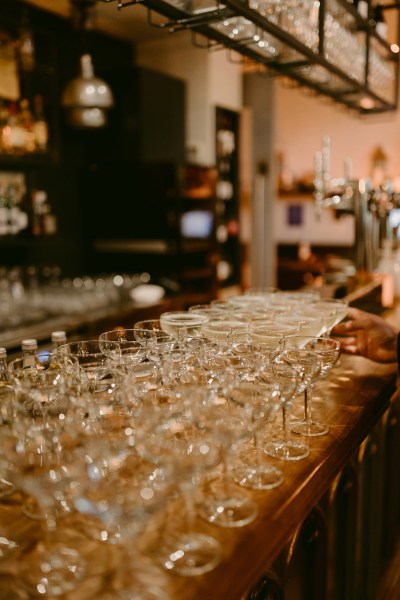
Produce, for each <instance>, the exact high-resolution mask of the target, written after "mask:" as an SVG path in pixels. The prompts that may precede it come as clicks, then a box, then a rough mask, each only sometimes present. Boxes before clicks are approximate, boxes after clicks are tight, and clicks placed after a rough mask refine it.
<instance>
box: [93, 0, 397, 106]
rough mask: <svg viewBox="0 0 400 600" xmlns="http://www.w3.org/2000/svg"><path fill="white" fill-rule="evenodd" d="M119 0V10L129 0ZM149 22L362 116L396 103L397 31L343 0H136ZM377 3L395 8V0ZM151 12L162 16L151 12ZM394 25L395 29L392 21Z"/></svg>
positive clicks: (388, 7) (369, 12)
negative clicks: (189, 35)
mask: <svg viewBox="0 0 400 600" xmlns="http://www.w3.org/2000/svg"><path fill="white" fill-rule="evenodd" d="M100 1H102V2H115V1H116V2H117V4H118V8H124V7H126V6H128V5H131V4H133V3H137V2H132V1H130V0H100ZM141 4H143V5H144V6H146V7H147V9H148V11H149V22H150V24H152V25H155V26H157V27H161V28H164V29H166V30H167V31H170V32H173V31H177V30H180V29H183V28H187V29H191V30H193V31H195V32H198V33H200V34H201V35H203V36H205V37H206V38H208V39H210V40H213V41H214V42H216V43H217V45H218V47H226V48H229V49H231V50H234V51H236V52H238V53H239V54H241V55H243V56H245V57H247V58H248V59H251V60H252V61H254V62H255V63H258V64H259V65H262V66H263V68H265V69H267V70H268V71H271V72H274V73H276V74H278V75H283V76H286V77H288V78H290V79H292V80H295V81H296V82H297V83H298V84H300V85H302V86H306V87H308V88H311V89H313V90H314V91H315V92H317V93H319V94H322V95H324V96H328V97H330V98H331V99H332V100H334V101H336V102H339V103H340V104H342V105H344V106H347V107H348V108H350V109H353V110H356V111H357V112H358V113H360V114H373V113H382V112H388V111H394V110H396V109H397V106H398V84H399V45H400V43H399V37H400V36H399V32H397V40H396V43H395V44H391V45H390V44H389V43H388V42H387V41H386V40H385V39H383V38H382V37H381V36H380V35H379V34H378V33H377V31H376V29H375V22H374V20H373V18H372V15H373V8H374V7H373V6H372V5H371V3H370V0H369V2H368V10H367V18H364V17H363V16H361V14H360V13H359V12H358V10H357V9H356V8H355V6H354V5H353V4H350V3H349V2H348V1H347V0H314V1H313V2H312V1H308V2H298V1H297V0H285V1H282V0H281V1H280V0H224V1H223V3H221V2H218V0H142V2H141ZM380 8H381V9H382V10H383V11H385V10H386V9H388V10H389V9H390V10H393V9H395V10H397V11H399V9H400V5H399V4H398V3H395V4H393V3H392V4H387V5H386V6H385V5H384V4H381V5H380ZM153 11H154V12H156V13H159V14H160V15H162V16H163V19H164V20H161V21H160V20H158V21H156V20H155V19H153V17H152V16H151V15H152V13H153ZM398 29H399V27H398Z"/></svg>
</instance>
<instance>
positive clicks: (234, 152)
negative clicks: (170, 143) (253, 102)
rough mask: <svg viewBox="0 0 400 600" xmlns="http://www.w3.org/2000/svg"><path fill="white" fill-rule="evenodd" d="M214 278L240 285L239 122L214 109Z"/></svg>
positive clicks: (226, 111)
mask: <svg viewBox="0 0 400 600" xmlns="http://www.w3.org/2000/svg"><path fill="white" fill-rule="evenodd" d="M215 111H216V148H215V153H216V165H217V173H218V178H217V185H216V239H217V245H218V255H219V259H218V264H217V279H218V281H219V285H220V286H221V287H229V286H237V285H240V284H241V247H240V228H239V155H238V152H239V119H240V115H239V113H237V112H236V111H233V110H230V109H228V108H224V107H222V106H217V107H216V109H215Z"/></svg>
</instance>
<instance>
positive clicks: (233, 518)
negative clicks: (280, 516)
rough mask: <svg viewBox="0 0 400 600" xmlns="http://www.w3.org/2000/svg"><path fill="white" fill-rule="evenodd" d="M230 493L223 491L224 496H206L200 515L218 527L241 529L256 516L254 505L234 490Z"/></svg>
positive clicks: (256, 510) (256, 511) (256, 509)
mask: <svg viewBox="0 0 400 600" xmlns="http://www.w3.org/2000/svg"><path fill="white" fill-rule="evenodd" d="M231 492H232V493H229V490H224V495H222V494H221V495H217V494H215V495H213V496H211V497H210V496H206V497H205V498H204V500H203V506H202V507H201V508H200V515H201V516H202V517H203V518H204V519H206V520H207V521H209V522H210V523H212V524H213V525H219V526H220V527H243V526H244V525H247V524H248V523H251V522H252V521H254V519H255V518H256V517H257V515H258V508H257V505H256V503H255V502H253V500H251V499H250V498H248V497H247V496H245V495H244V494H238V493H237V492H236V491H235V490H232V489H231Z"/></svg>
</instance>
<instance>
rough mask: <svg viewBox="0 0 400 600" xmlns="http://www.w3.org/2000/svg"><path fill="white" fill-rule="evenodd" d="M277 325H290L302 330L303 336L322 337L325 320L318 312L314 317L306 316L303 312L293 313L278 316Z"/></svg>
mask: <svg viewBox="0 0 400 600" xmlns="http://www.w3.org/2000/svg"><path fill="white" fill-rule="evenodd" d="M275 323H276V324H277V325H288V326H289V327H290V326H293V327H298V328H300V333H301V335H316V336H317V335H321V334H322V333H323V332H324V325H325V323H324V318H323V315H322V314H318V312H317V311H315V312H314V314H313V315H310V314H305V313H304V312H302V311H301V310H299V311H296V309H294V312H292V314H291V315H277V316H276V318H275Z"/></svg>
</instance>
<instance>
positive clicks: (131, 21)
mask: <svg viewBox="0 0 400 600" xmlns="http://www.w3.org/2000/svg"><path fill="white" fill-rule="evenodd" d="M24 1H25V2H26V3H27V4H32V5H33V6H36V7H38V8H41V9H43V10H46V11H48V12H51V13H54V14H57V15H59V16H62V17H66V18H69V17H70V16H71V3H70V0H24ZM94 17H95V18H94V26H95V27H96V29H100V30H102V31H105V32H107V33H109V34H110V35H115V36H118V37H120V38H123V39H125V40H128V41H131V42H133V43H135V42H141V41H144V40H149V39H154V38H160V37H161V36H166V35H168V33H167V32H166V31H163V30H160V29H159V28H157V27H152V26H151V25H149V23H148V22H147V9H146V8H145V7H144V6H142V5H141V4H137V5H133V6H127V7H125V8H123V9H121V10H118V7H117V3H116V2H111V3H109V4H106V3H104V2H97V3H96V5H95V7H94Z"/></svg>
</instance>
